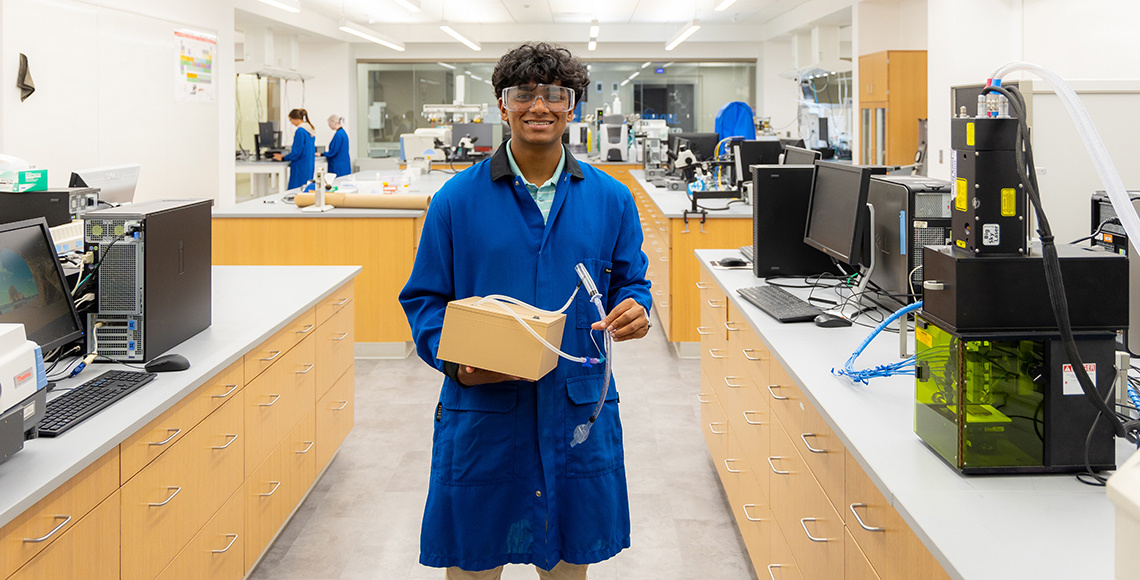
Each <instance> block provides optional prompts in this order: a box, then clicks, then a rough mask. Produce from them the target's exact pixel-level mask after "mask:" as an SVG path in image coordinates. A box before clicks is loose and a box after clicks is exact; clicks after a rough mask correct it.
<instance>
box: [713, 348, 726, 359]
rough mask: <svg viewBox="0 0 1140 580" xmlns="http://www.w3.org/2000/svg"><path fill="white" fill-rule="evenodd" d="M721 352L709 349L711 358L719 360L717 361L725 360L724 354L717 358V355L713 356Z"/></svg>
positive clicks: (717, 349)
mask: <svg viewBox="0 0 1140 580" xmlns="http://www.w3.org/2000/svg"><path fill="white" fill-rule="evenodd" d="M720 351H721V349H719V348H710V349H709V356H711V357H713V358H715V359H717V360H720V359H722V358H724V355H723V354H722V355H720V356H717V355H715V354H713V353H714V352H720Z"/></svg>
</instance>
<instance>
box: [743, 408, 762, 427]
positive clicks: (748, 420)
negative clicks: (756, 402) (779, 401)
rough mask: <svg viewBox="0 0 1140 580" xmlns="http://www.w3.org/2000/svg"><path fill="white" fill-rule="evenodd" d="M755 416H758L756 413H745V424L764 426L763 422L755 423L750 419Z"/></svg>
mask: <svg viewBox="0 0 1140 580" xmlns="http://www.w3.org/2000/svg"><path fill="white" fill-rule="evenodd" d="M755 414H756V411H744V422H745V423H748V424H749V425H763V424H764V422H763V421H753V420H752V419H749V418H748V417H750V416H752V415H755Z"/></svg>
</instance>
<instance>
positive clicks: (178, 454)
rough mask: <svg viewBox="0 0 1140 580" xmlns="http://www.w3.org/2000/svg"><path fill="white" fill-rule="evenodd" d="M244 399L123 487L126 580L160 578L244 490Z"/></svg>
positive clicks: (202, 425) (238, 398)
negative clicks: (224, 505)
mask: <svg viewBox="0 0 1140 580" xmlns="http://www.w3.org/2000/svg"><path fill="white" fill-rule="evenodd" d="M243 397H244V393H238V394H236V395H234V399H233V400H231V401H230V402H228V403H226V404H224V405H222V408H221V409H218V410H217V411H215V412H214V413H213V414H212V415H210V416H209V417H207V418H206V419H205V420H204V421H202V423H200V424H199V425H198V426H197V427H195V428H193V429H192V430H191V431H190V433H188V434H187V435H186V436H185V437H183V438H182V440H181V441H179V442H178V444H177V445H175V446H174V447H173V448H172V449H171V450H170V451H168V452H166V453H163V454H162V456H160V457H159V458H158V459H155V460H154V461H153V462H151V464H150V465H148V466H146V468H144V469H143V470H142V471H140V472H139V473H138V475H136V476H135V477H133V478H132V479H131V480H130V481H128V482H127V483H126V484H125V485H123V487H122V493H123V510H122V512H123V516H122V521H123V529H122V540H123V544H122V549H123V576H122V577H123V580H132V579H136V578H145V579H148V580H149V579H150V578H154V577H155V576H157V575H158V573H159V572H161V571H162V570H163V569H164V568H165V567H166V566H167V565H168V564H169V563H170V562H171V560H173V559H174V556H176V555H177V554H178V553H179V552H180V551H182V548H183V547H185V546H186V544H187V543H188V542H189V541H190V540H191V539H192V538H193V537H194V535H195V534H197V533H198V531H199V530H200V529H201V528H202V525H203V524H205V523H206V522H207V521H209V519H210V517H211V516H213V515H214V513H215V512H217V511H218V508H220V507H222V504H223V503H225V501H226V499H228V498H229V497H230V496H231V495H233V493H234V491H236V490H237V489H238V488H239V487H240V486H241V482H242V476H243V470H242V463H243V461H242V460H243V457H242V441H241V439H243V437H244V434H245V429H244V425H243V422H242V399H243Z"/></svg>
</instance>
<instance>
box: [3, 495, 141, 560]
mask: <svg viewBox="0 0 1140 580" xmlns="http://www.w3.org/2000/svg"><path fill="white" fill-rule="evenodd" d="M117 529H119V491H118V490H115V491H114V492H113V493H112V494H111V496H110V497H108V498H107V499H105V500H103V502H102V503H100V504H99V505H98V506H96V507H95V509H93V510H91V513H89V514H87V515H86V516H84V517H83V519H81V520H79V521H78V523H76V524H75V525H74V526H73V527H72V528H71V529H69V530H67V531H66V532H65V533H61V535H60V537H59V540H57V541H55V542H53V543H52V544H51V545H50V546H48V547H47V548H45V549H44V550H43V551H42V552H40V553H39V554H38V555H36V557H35V558H32V560H31V561H30V562H28V564H27V565H26V566H24V567H23V568H20V570H19V571H18V572H16V573H15V574H14V575H12V576H11V579H12V580H43V579H45V578H52V579H54V578H83V579H84V580H116V579H117V578H119V535H118V534H115V533H108V530H117Z"/></svg>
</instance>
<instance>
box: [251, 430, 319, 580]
mask: <svg viewBox="0 0 1140 580" xmlns="http://www.w3.org/2000/svg"><path fill="white" fill-rule="evenodd" d="M312 433H313V413H312V411H310V412H309V414H308V415H306V416H305V417H304V419H303V420H302V421H301V422H300V423H299V424H298V425H296V426H295V428H294V429H292V430H290V432H289V434H288V435H287V436H286V437H285V438H284V439H283V440H282V441H281V442H280V444H279V445H277V447H276V448H274V450H273V452H272V453H270V454H269V457H267V458H266V459H265V461H263V462H262V463H261V465H260V466H258V468H257V469H256V470H255V471H254V472H253V475H251V476H250V477H249V479H247V480H246V481H245V489H244V493H245V534H246V542H245V569H246V570H249V568H250V566H253V563H254V562H256V561H257V559H258V558H259V557H260V556H261V553H262V552H263V551H265V548H266V546H268V545H269V542H270V541H271V540H272V539H273V537H274V536H275V535H277V531H278V530H280V529H281V526H282V525H283V524H284V523H285V519H286V518H288V517H289V514H291V513H293V508H294V507H296V505H297V501H298V500H299V499H300V498H301V496H302V495H304V494H305V491H306V490H307V489H308V488H309V485H310V484H311V483H312V481H313V477H314V476H315V473H313V469H314V468H315V465H314V462H313V451H312V449H308V450H307V451H308V452H307V453H300V452H302V451H306V447H308V443H309V442H312V441H313V436H312ZM314 448H315V446H314Z"/></svg>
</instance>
